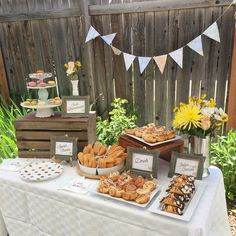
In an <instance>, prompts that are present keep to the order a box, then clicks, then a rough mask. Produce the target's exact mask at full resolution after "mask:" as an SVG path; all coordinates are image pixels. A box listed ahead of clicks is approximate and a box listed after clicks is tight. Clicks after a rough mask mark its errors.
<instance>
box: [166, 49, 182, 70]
mask: <svg viewBox="0 0 236 236" xmlns="http://www.w3.org/2000/svg"><path fill="white" fill-rule="evenodd" d="M169 55H170V56H171V57H172V59H173V60H174V61H175V62H176V63H177V64H178V65H179V67H180V68H183V48H179V49H177V50H175V51H173V52H170V53H169Z"/></svg>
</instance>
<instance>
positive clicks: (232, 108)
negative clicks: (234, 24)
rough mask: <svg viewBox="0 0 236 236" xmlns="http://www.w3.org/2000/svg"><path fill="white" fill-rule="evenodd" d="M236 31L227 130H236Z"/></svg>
mask: <svg viewBox="0 0 236 236" xmlns="http://www.w3.org/2000/svg"><path fill="white" fill-rule="evenodd" d="M235 97H236V30H235V28H234V46H233V56H232V61H231V78H230V84H229V98H228V104H227V105H228V110H227V112H228V116H229V121H228V123H227V130H230V129H234V130H236V119H235V114H236V99H235Z"/></svg>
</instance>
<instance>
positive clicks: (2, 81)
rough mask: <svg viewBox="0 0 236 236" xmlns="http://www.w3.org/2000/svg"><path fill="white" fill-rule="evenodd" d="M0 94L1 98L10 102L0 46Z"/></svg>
mask: <svg viewBox="0 0 236 236" xmlns="http://www.w3.org/2000/svg"><path fill="white" fill-rule="evenodd" d="M0 94H1V96H2V98H3V99H4V100H5V101H6V102H7V103H8V104H10V95H9V88H8V83H7V77H6V71H5V66H4V62H3V56H2V50H1V48H0Z"/></svg>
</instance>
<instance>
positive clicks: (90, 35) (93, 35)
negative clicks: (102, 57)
mask: <svg viewBox="0 0 236 236" xmlns="http://www.w3.org/2000/svg"><path fill="white" fill-rule="evenodd" d="M98 36H100V34H99V33H98V32H97V30H95V29H94V28H93V26H90V28H89V31H88V34H87V37H86V39H85V43H87V42H89V41H90V40H92V39H95V38H97V37H98Z"/></svg>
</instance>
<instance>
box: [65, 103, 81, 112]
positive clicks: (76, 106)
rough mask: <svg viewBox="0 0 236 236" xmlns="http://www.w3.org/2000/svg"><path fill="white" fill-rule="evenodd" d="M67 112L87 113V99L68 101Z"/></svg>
mask: <svg viewBox="0 0 236 236" xmlns="http://www.w3.org/2000/svg"><path fill="white" fill-rule="evenodd" d="M66 103H67V104H66V107H67V113H69V114H71V113H72V114H73V113H85V101H67V102H66Z"/></svg>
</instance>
